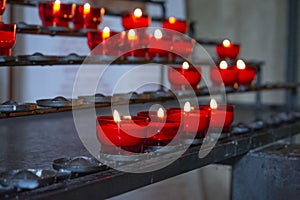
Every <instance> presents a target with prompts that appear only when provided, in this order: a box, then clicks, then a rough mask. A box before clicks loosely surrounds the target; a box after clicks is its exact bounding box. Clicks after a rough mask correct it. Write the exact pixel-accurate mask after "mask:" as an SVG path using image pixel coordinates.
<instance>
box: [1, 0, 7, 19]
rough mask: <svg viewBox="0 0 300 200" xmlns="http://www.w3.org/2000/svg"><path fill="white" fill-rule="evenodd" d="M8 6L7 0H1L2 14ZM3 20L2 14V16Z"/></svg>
mask: <svg viewBox="0 0 300 200" xmlns="http://www.w3.org/2000/svg"><path fill="white" fill-rule="evenodd" d="M5 8H6V0H0V15H3V13H4V11H5ZM0 21H1V16H0Z"/></svg>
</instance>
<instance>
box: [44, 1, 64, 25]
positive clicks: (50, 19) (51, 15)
mask: <svg viewBox="0 0 300 200" xmlns="http://www.w3.org/2000/svg"><path fill="white" fill-rule="evenodd" d="M54 5H55V3H54V2H53V1H46V2H39V16H40V19H41V20H42V24H43V25H44V26H53V25H54V19H55V15H56V14H57V9H58V7H59V5H60V2H59V4H58V2H57V1H56V6H54ZM54 7H55V9H56V11H55V12H54Z"/></svg>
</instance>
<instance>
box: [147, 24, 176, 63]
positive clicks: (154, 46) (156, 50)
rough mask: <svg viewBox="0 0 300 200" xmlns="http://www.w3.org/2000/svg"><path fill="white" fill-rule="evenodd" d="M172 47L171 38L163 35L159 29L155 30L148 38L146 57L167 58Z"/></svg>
mask: <svg viewBox="0 0 300 200" xmlns="http://www.w3.org/2000/svg"><path fill="white" fill-rule="evenodd" d="M171 46H172V38H171V37H170V36H168V35H163V33H162V31H161V30H160V29H156V30H155V31H154V33H153V35H151V36H150V43H149V46H148V47H149V48H148V55H149V57H150V58H154V57H163V58H168V55H169V51H170V50H171Z"/></svg>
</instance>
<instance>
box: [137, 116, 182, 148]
mask: <svg viewBox="0 0 300 200" xmlns="http://www.w3.org/2000/svg"><path fill="white" fill-rule="evenodd" d="M137 115H138V116H142V117H148V118H149V119H150V121H151V122H150V123H149V125H148V127H147V139H146V140H145V142H144V146H166V145H168V144H169V143H170V142H171V141H173V144H174V145H176V144H179V141H178V140H176V141H174V137H175V136H176V134H177V132H178V131H179V128H180V123H178V122H176V121H172V120H171V121H169V120H170V118H169V117H167V116H164V117H163V118H160V117H157V112H155V111H144V112H138V114H137Z"/></svg>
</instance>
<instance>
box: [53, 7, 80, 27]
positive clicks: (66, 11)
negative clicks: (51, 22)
mask: <svg viewBox="0 0 300 200" xmlns="http://www.w3.org/2000/svg"><path fill="white" fill-rule="evenodd" d="M75 9H76V4H66V3H61V4H60V9H59V11H57V12H58V14H57V18H56V19H55V22H56V26H62V27H66V28H68V27H69V23H70V22H71V21H72V19H73V16H74V13H75Z"/></svg>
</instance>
